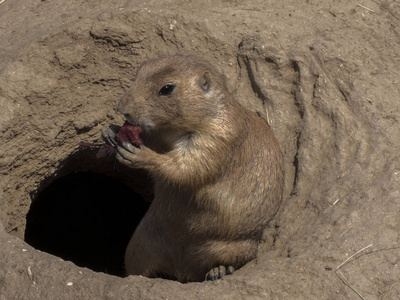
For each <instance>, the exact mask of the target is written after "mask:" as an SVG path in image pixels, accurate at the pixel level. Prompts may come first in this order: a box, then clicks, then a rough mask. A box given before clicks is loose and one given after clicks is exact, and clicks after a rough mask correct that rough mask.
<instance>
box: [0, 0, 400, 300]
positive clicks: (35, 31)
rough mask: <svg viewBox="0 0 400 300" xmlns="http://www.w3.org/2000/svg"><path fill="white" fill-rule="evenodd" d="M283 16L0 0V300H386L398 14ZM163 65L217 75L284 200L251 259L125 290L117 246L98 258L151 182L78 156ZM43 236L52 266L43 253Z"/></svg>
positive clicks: (224, 4)
mask: <svg viewBox="0 0 400 300" xmlns="http://www.w3.org/2000/svg"><path fill="white" fill-rule="evenodd" d="M0 2H1V1H0ZM284 3H285V4H283V3H282V2H281V1H275V0H273V1H268V2H266V1H261V0H260V1H258V0H257V1H252V2H251V3H243V2H240V1H208V0H207V1H201V2H193V1H180V2H179V4H177V3H175V2H173V1H163V4H162V5H160V3H159V2H156V1H147V2H146V4H143V3H140V4H138V3H133V2H132V1H113V2H112V3H111V2H104V3H103V2H101V1H97V2H96V6H95V8H93V3H92V1H65V0H57V1H36V2H35V1H28V2H26V3H24V5H22V4H21V3H20V2H18V1H11V0H6V1H3V2H2V3H1V4H0V28H1V30H0V37H1V40H2V41H3V43H1V45H0V112H1V114H0V143H1V151H0V299H1V300H2V299H57V298H68V299H69V298H71V299H72V298H84V299H95V298H96V299H97V298H109V299H136V298H138V299H139V298H140V299H159V298H170V299H196V298H206V299H208V298H214V297H218V298H219V299H228V298H230V299H232V298H234V299H359V298H360V296H358V295H357V293H358V294H359V295H361V296H362V297H364V298H366V299H397V298H399V296H400V285H399V281H398V278H399V277H400V271H399V270H397V264H398V260H399V258H400V245H399V243H400V242H399V233H398V228H399V226H400V219H399V215H400V211H399V207H400V190H399V182H400V158H399V156H400V155H399V153H398V149H400V138H399V134H398V133H399V132H400V128H399V127H400V126H399V118H400V102H399V101H398V100H399V94H400V87H399V84H400V83H399V78H400V71H399V70H400V56H399V53H400V29H399V28H400V4H399V2H398V1H395V0H384V1H380V2H377V1H366V2H363V3H359V2H356V1H337V2H332V3H330V2H321V1H313V0H310V1H304V2H299V1H285V2H284ZM360 4H361V5H360ZM170 54H194V55H197V56H202V57H204V58H206V59H207V60H209V61H210V62H212V63H213V64H215V66H216V68H217V69H219V70H220V71H221V72H223V73H224V74H225V76H226V79H227V84H228V87H229V89H230V90H231V91H232V93H233V94H234V95H235V98H236V99H239V100H240V101H241V102H242V103H241V104H243V105H245V106H246V107H248V108H250V109H252V110H254V111H256V112H257V113H258V114H259V115H260V116H262V117H263V118H264V119H265V120H266V121H267V122H268V123H269V124H270V125H271V127H272V129H273V131H274V133H275V135H276V137H277V139H278V140H279V143H280V145H281V148H282V151H283V153H284V157H285V169H286V185H285V197H284V199H285V204H284V205H283V206H282V208H281V210H280V212H279V213H278V216H277V217H276V218H275V219H274V221H273V222H271V223H270V225H269V227H268V228H267V230H266V231H265V234H264V242H263V243H262V245H261V246H260V249H259V257H258V259H257V260H256V261H253V262H251V263H249V264H247V265H245V266H244V267H243V268H241V269H240V270H238V271H237V272H235V274H234V275H232V276H227V277H226V278H224V279H223V280H220V281H217V282H216V283H213V284H212V283H209V282H203V283H194V284H184V285H183V284H179V283H177V282H174V281H169V280H161V279H148V278H143V277H137V276H130V277H127V278H123V277H122V274H123V269H122V267H121V266H118V267H117V268H114V267H115V265H116V264H119V262H118V261H121V259H120V258H121V257H120V256H121V255H122V254H120V253H123V252H121V249H123V248H124V245H123V244H124V243H123V242H122V243H121V245H120V246H119V248H118V249H112V248H111V247H110V248H107V247H108V246H107V245H113V244H115V243H114V242H113V241H114V239H115V238H116V237H117V236H118V235H119V237H118V238H117V240H118V241H124V240H125V239H128V240H129V237H130V234H131V232H132V231H133V230H134V227H135V224H136V223H137V222H138V221H140V218H141V216H142V215H143V214H144V213H145V211H146V207H147V206H148V203H149V202H150V201H151V199H152V183H151V181H150V179H149V176H148V174H146V173H144V172H142V171H138V170H137V171H134V170H132V169H128V168H125V167H123V166H122V165H121V164H119V163H118V162H117V161H116V160H115V158H114V156H113V155H111V156H106V157H104V158H102V159H101V160H99V159H97V158H96V153H97V151H98V148H96V147H87V148H85V149H81V150H79V149H78V145H79V144H80V143H81V142H85V143H90V144H101V143H102V141H101V138H100V131H101V128H102V127H103V126H105V125H107V124H122V123H123V117H122V116H121V115H120V114H119V113H118V112H117V111H116V104H117V102H118V101H119V99H120V98H121V97H122V96H123V95H124V92H125V90H126V89H127V88H128V87H129V85H130V84H131V83H132V81H133V79H134V76H135V74H136V71H137V68H138V66H139V65H140V64H141V63H142V62H143V61H145V60H148V59H150V58H155V57H158V56H165V55H170ZM81 181H84V182H86V184H85V186H83V187H82V186H80V187H79V186H78V185H77V184H76V183H77V182H81ZM60 182H61V183H60ZM58 184H60V185H58ZM120 184H122V185H120ZM54 186H55V187H54ZM77 186H78V187H77ZM117 186H118V188H117ZM122 186H123V187H122ZM116 188H117V189H120V190H125V188H126V189H127V191H128V192H127V193H126V194H124V193H122V194H118V195H116V194H114V193H112V191H115V189H116ZM51 191H55V192H59V193H58V194H54V193H53V194H52V193H51ZM99 191H100V192H99ZM110 191H111V192H110ZM49 194H50V195H53V196H52V197H50V198H45V199H47V200H41V199H43V195H49ZM130 194H132V195H135V196H132V202H131V203H129V202H128V203H126V202H118V201H117V200H116V199H119V200H121V199H125V198H129V196H128V195H130ZM114 197H116V198H114ZM74 199H75V200H76V199H80V200H79V201H73V200H74ZM40 202H42V203H45V204H43V206H40V205H36V204H38V203H40ZM35 203H36V204H35ZM55 203H58V205H54V204H55ZM100 203H101V205H100ZM34 207H36V208H34ZM37 207H39V208H37ZM40 207H42V208H40ZM45 207H47V210H46V209H44V208H45ZM118 207H120V210H119V211H118ZM35 214H36V215H38V216H39V218H36V219H35V218H34V217H32V216H34V215H35ZM44 217H45V218H44ZM118 219H121V220H118ZM125 219H129V220H134V222H132V223H129V224H128V223H126V222H125V223H124V221H123V220H125ZM35 220H36V221H35ZM39 220H43V223H40V221H39ZM44 220H46V222H48V223H46V222H44ZM71 220H72V221H71ZM117 221H122V223H121V224H125V225H121V226H122V227H124V229H126V228H130V229H129V230H127V232H126V233H124V234H122V230H119V229H118V228H121V226H120V227H118V226H116V227H113V226H112V224H117ZM35 222H36V225H37V226H36V227H35ZM38 222H39V223H38ZM43 224H45V226H44V227H40V226H42V225H43ZM63 225H64V226H63ZM57 226H59V227H57ZM45 227H47V229H51V228H54V230H53V231H52V232H50V231H49V232H50V233H51V234H52V235H51V234H50V235H49V236H52V237H53V238H50V240H53V239H54V240H59V241H64V243H65V244H64V246H63V247H62V249H67V250H68V251H67V253H66V254H65V253H61V254H60V253H59V252H57V251H52V250H51V249H60V248H57V247H59V246H60V244H57V245H55V244H51V243H50V248H47V250H46V249H43V248H42V249H40V247H41V246H40V243H39V240H38V239H39V237H40V234H38V231H36V233H35V230H34V229H35V228H45ZM49 227H50V228H49ZM99 228H103V229H99ZM106 229H107V230H106ZM32 232H33V233H32ZM62 234H65V236H70V237H76V238H75V240H74V239H71V240H65V239H62V238H61V236H62ZM127 236H128V238H127ZM32 239H33V240H32ZM46 241H47V242H48V241H49V239H46ZM65 241H67V242H65ZM68 241H69V242H68ZM60 243H61V242H60ZM38 245H39V246H38ZM75 245H80V246H82V245H86V247H83V248H80V250H79V251H80V254H82V253H86V254H87V257H91V258H93V256H96V255H98V258H99V260H97V263H98V262H99V261H101V260H102V259H103V260H104V257H115V256H118V257H119V258H118V259H116V260H115V262H114V263H112V260H111V259H110V260H108V258H107V262H110V263H111V265H109V264H101V265H99V264H97V263H96V260H95V261H94V263H93V264H92V263H91V262H90V261H89V260H85V259H83V261H82V257H83V256H79V258H78V259H77V258H76V257H75V258H74V257H73V255H72V254H73V253H72V252H73V251H74V249H76V248H77V247H76V246H75ZM32 246H33V247H32ZM38 249H39V250H42V251H38ZM48 249H50V250H48ZM97 249H102V251H100V252H96V251H97ZM114 250H115V252H114ZM360 250H361V251H360ZM85 251H86V252H85ZM106 252H108V253H112V255H110V256H106V254H107V253H106ZM49 253H50V254H49ZM93 253H96V255H90V254H93ZM116 253H117V254H116ZM118 253H119V254H118ZM354 254H355V255H354ZM103 255H105V256H103ZM353 255H354V256H353ZM348 258H350V260H348V261H346V259H348ZM345 261H346V263H345V264H343V265H341V263H342V262H345ZM338 266H340V270H339V271H340V272H341V273H338V271H337V267H338ZM338 275H339V276H338ZM354 290H355V291H356V292H355V291H354ZM61 295H62V296H61Z"/></svg>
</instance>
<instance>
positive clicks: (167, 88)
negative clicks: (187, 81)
mask: <svg viewBox="0 0 400 300" xmlns="http://www.w3.org/2000/svg"><path fill="white" fill-rule="evenodd" d="M174 88H175V85H173V84H167V85H164V86H163V87H162V88H161V90H160V91H159V92H158V94H159V95H160V96H168V95H171V93H172V91H173V90H174Z"/></svg>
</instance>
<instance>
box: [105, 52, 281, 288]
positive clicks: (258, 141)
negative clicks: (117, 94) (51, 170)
mask: <svg viewBox="0 0 400 300" xmlns="http://www.w3.org/2000/svg"><path fill="white" fill-rule="evenodd" d="M167 84H173V85H175V89H174V90H173V92H172V93H171V94H170V95H159V91H160V89H161V88H162V87H163V86H165V85H167ZM119 110H120V112H121V113H123V114H124V115H125V117H126V119H127V120H128V121H129V122H130V123H133V124H138V125H141V126H142V128H143V129H144V135H143V140H144V145H145V146H143V147H141V148H134V147H133V146H131V145H129V144H125V145H124V146H123V147H117V152H118V154H117V157H118V159H119V160H120V161H121V162H122V163H124V164H126V165H128V166H131V167H133V168H144V169H146V170H148V171H149V172H150V174H151V175H152V177H153V178H154V188H155V198H154V200H153V203H152V204H151V207H150V208H149V210H148V212H147V213H146V215H145V216H144V218H143V219H142V221H141V223H140V224H139V226H138V227H137V229H136V231H135V233H134V235H133V237H132V239H131V241H130V242H129V245H128V247H127V250H126V256H125V264H126V270H127V274H128V275H130V274H136V275H143V276H147V277H164V278H170V279H176V280H179V281H181V282H186V281H202V280H204V279H205V277H206V276H207V277H208V278H209V279H216V278H220V277H222V276H223V275H224V273H225V272H226V273H231V272H232V271H233V269H232V267H233V268H234V269H237V268H240V267H241V266H243V265H244V264H245V263H246V262H248V261H250V260H252V259H254V258H255V257H256V255H257V248H258V243H259V242H260V239H261V235H262V232H263V229H264V228H265V226H266V225H267V223H268V222H269V221H270V220H271V218H272V217H273V216H274V215H275V214H276V212H277V210H278V208H279V205H280V203H281V198H282V189H283V163H282V154H281V151H280V150H279V147H278V144H277V142H276V140H275V138H274V136H273V134H272V132H271V130H270V128H269V126H268V125H267V124H266V123H265V122H264V121H263V120H262V119H261V118H260V117H258V116H257V115H256V114H255V113H253V112H251V111H249V110H247V109H245V108H244V107H242V106H241V105H239V104H238V103H237V102H236V101H235V100H234V99H233V98H232V96H231V95H230V93H229V92H228V90H227V88H226V86H225V83H224V80H223V78H222V77H221V76H220V75H219V73H218V72H217V71H216V70H215V69H214V68H213V67H212V66H211V65H210V64H209V63H207V62H205V61H203V60H200V59H198V58H195V57H191V56H174V57H168V58H163V59H160V60H154V61H150V62H147V63H145V64H144V65H143V66H142V67H141V68H140V70H139V72H138V74H137V77H136V80H135V82H134V84H133V86H132V87H131V88H130V90H129V91H128V92H127V94H126V96H125V97H124V98H123V99H122V100H121V101H120V103H119ZM103 134H104V133H103ZM210 270H211V271H210ZM209 271H210V272H209ZM207 272H208V273H207ZM219 272H221V273H219Z"/></svg>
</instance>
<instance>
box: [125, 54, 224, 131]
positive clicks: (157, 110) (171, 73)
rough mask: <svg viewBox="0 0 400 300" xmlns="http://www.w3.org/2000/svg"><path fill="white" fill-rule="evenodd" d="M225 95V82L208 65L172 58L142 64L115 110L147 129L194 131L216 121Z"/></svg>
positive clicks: (196, 59) (199, 61) (177, 57)
mask: <svg viewBox="0 0 400 300" xmlns="http://www.w3.org/2000/svg"><path fill="white" fill-rule="evenodd" d="M225 93H226V88H225V84H224V80H223V79H222V77H221V75H220V74H219V73H218V72H217V71H215V70H214V68H213V67H212V66H211V65H210V64H209V63H207V62H205V61H203V60H200V59H198V58H196V57H193V56H173V57H168V58H162V59H158V60H152V61H149V62H147V63H145V64H143V65H142V66H141V67H140V69H139V71H138V73H137V76H136V79H135V82H134V83H133V85H132V86H131V87H130V89H129V90H128V91H127V93H126V95H125V96H124V97H123V98H122V99H121V101H120V102H119V105H118V109H119V111H120V112H121V113H122V114H123V115H125V117H126V119H127V120H128V121H129V122H130V123H132V124H138V125H140V126H142V127H144V128H145V129H148V130H158V129H172V130H176V131H196V130H201V129H202V127H203V126H204V124H207V121H209V120H212V119H215V118H218V116H219V114H220V111H221V107H222V106H223V99H224V95H225Z"/></svg>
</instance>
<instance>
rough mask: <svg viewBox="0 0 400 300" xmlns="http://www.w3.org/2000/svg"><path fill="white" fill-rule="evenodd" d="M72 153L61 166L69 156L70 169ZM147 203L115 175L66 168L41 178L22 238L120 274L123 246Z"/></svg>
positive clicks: (67, 257) (81, 263)
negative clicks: (44, 181)
mask: <svg viewBox="0 0 400 300" xmlns="http://www.w3.org/2000/svg"><path fill="white" fill-rule="evenodd" d="M77 158H79V155H78V157H77V156H75V157H74V158H73V159H72V160H70V161H69V162H70V164H69V166H68V163H67V168H66V169H70V168H71V161H73V162H74V163H73V165H74V166H75V167H74V168H75V169H76V168H77V167H76V166H77V164H76V162H77ZM80 159H82V157H80ZM85 160H86V161H87V157H85ZM78 161H79V159H78ZM103 167H104V164H103ZM121 174H124V173H123V172H122V173H121ZM149 205H150V203H149V202H146V201H144V199H143V198H142V196H141V195H139V194H138V193H135V192H134V191H133V189H132V188H131V187H130V186H129V185H127V184H126V183H123V182H121V181H120V180H119V179H118V178H116V177H113V176H109V175H107V174H104V173H96V172H90V171H83V172H76V173H75V172H73V173H69V174H67V175H63V176H59V177H58V178H56V179H54V180H53V181H52V182H51V183H50V184H46V187H44V188H43V189H42V190H41V191H40V192H39V193H38V194H37V196H36V197H35V198H34V200H33V201H32V204H31V207H30V210H29V213H28V215H27V223H26V229H25V241H26V242H27V243H28V244H30V245H31V246H33V247H34V248H36V249H38V250H41V251H44V252H47V253H50V254H53V255H55V256H58V257H61V258H62V259H64V260H68V261H72V262H73V263H75V264H76V265H78V266H80V267H87V268H89V269H92V270H93V271H96V272H104V273H107V274H111V275H116V276H124V275H125V270H124V264H123V261H124V255H125V249H126V247H127V245H128V242H129V240H130V238H131V236H132V234H133V232H134V230H135V228H136V226H137V225H138V224H139V222H140V220H141V219H142V217H143V216H144V214H145V213H146V211H147V209H148V207H149Z"/></svg>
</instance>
